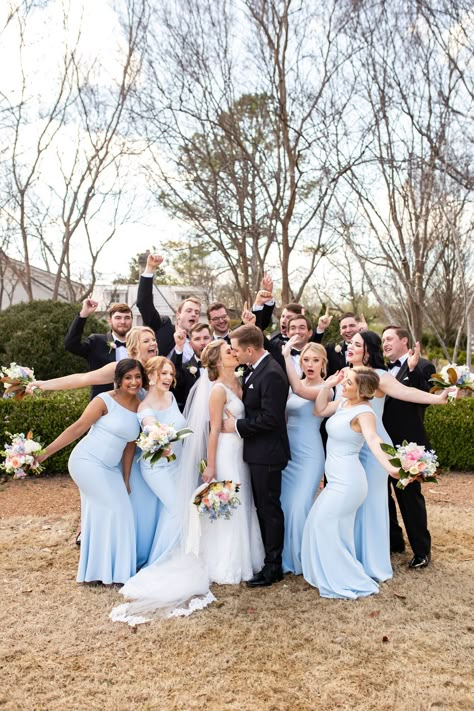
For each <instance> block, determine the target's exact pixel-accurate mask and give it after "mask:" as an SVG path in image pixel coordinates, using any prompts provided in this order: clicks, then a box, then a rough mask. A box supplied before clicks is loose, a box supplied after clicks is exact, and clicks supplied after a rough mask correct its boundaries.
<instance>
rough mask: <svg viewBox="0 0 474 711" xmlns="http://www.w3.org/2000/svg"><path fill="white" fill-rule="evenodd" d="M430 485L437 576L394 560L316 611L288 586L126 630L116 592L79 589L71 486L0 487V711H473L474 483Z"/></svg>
mask: <svg viewBox="0 0 474 711" xmlns="http://www.w3.org/2000/svg"><path fill="white" fill-rule="evenodd" d="M25 484H26V485H25ZM428 486H430V490H429V491H427V495H428V498H429V499H430V501H429V518H430V529H431V532H432V536H433V542H434V547H433V563H432V564H431V566H430V567H429V568H427V569H426V570H421V571H408V569H407V566H406V563H407V561H408V558H409V554H408V553H407V554H406V555H405V554H404V555H398V556H395V559H394V569H395V577H394V580H393V581H391V582H390V583H387V584H385V585H384V586H383V587H382V591H381V593H380V594H379V595H377V596H375V597H372V598H366V599H363V600H358V601H354V602H351V601H342V600H341V601H335V600H325V599H321V598H320V597H319V595H318V592H317V591H316V590H314V589H313V588H311V587H310V586H309V585H308V584H307V583H305V581H304V580H303V579H302V578H301V577H298V578H295V577H293V576H286V577H285V579H284V581H283V582H281V583H279V584H278V585H274V586H273V587H272V588H270V589H263V590H253V591H252V590H249V589H247V588H246V587H245V586H243V585H241V586H235V587H233V586H222V587H218V586H216V587H215V589H214V592H215V594H216V596H217V598H218V600H219V602H218V603H217V604H214V605H213V606H211V607H209V608H208V609H206V610H204V611H202V612H199V613H196V614H194V615H193V616H191V617H190V618H188V619H172V620H164V621H158V622H153V623H151V624H147V625H141V626H139V627H137V628H129V627H127V626H126V625H123V624H117V623H112V622H110V620H109V619H108V613H109V611H110V609H111V608H112V606H113V605H114V604H116V603H117V602H119V601H121V599H120V596H119V595H118V594H117V592H116V591H115V590H112V589H105V588H100V587H87V586H79V585H77V584H76V583H75V572H76V565H77V557H78V550H77V548H76V546H75V545H74V544H73V542H72V541H73V537H74V532H75V529H76V526H77V522H78V513H77V512H78V496H77V492H76V490H75V487H74V485H73V484H72V482H70V481H69V480H68V479H62V478H61V479H59V480H57V479H56V480H38V481H32V482H9V483H8V484H5V485H3V486H0V512H1V514H0V515H1V519H0V552H1V558H0V581H1V608H0V620H1V633H0V708H1V709H2V710H3V709H4V710H5V711H13V710H17V709H22V710H30V709H31V710H32V709H35V710H36V709H48V711H49V710H51V711H56V710H61V711H67V710H69V709H71V710H72V709H74V710H77V709H81V710H82V709H102V710H105V711H109V710H114V711H122V710H123V711H125V710H135V709H140V710H141V709H143V710H151V709H164V710H168V709H206V710H207V709H209V710H219V711H220V710H221V709H243V710H253V709H256V710H258V711H260V710H262V711H263V710H264V711H266V710H270V709H273V710H275V711H280V710H282V711H283V710H285V711H286V710H290V709H291V710H292V711H293V710H298V711H299V710H308V711H309V710H311V709H315V710H322V711H323V710H324V711H325V710H326V709H328V710H329V709H342V710H345V709H347V710H358V709H361V710H364V711H371V710H372V709H374V710H375V709H377V711H383V710H385V709H394V710H396V711H405V710H409V711H425V710H426V711H428V709H430V710H436V711H443V710H444V709H449V711H454V710H456V709H465V710H466V711H467V710H468V709H469V710H471V709H473V708H474V695H473V693H472V692H473V689H472V672H473V654H472V642H473V632H474V622H473V619H472V611H473V609H474V576H473V567H474V566H473V560H474V553H473V535H472V525H471V520H472V509H473V489H474V477H472V478H471V477H470V476H469V475H449V476H447V477H445V479H444V480H443V482H442V484H440V485H439V488H435V487H433V486H432V485H428ZM452 491H456V492H457V495H456V496H453V494H452Z"/></svg>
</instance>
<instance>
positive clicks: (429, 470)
mask: <svg viewBox="0 0 474 711" xmlns="http://www.w3.org/2000/svg"><path fill="white" fill-rule="evenodd" d="M380 446H381V448H382V449H383V451H384V452H385V453H386V454H389V455H390V456H391V459H390V464H393V466H394V467H399V469H400V471H399V475H400V479H399V481H398V482H397V488H398V489H404V488H405V487H406V486H408V484H410V483H411V482H412V481H414V480H415V479H421V480H422V481H429V482H434V483H435V484H436V483H437V482H438V480H437V479H436V477H435V474H436V470H437V469H438V466H439V462H438V458H437V456H436V453H435V452H434V451H433V450H427V449H426V448H425V447H424V446H423V445H422V444H416V443H415V442H407V441H406V440H404V441H403V442H402V444H400V445H398V447H392V445H391V444H385V443H382V444H381V445H380Z"/></svg>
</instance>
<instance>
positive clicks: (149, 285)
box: [137, 276, 175, 356]
mask: <svg viewBox="0 0 474 711" xmlns="http://www.w3.org/2000/svg"><path fill="white" fill-rule="evenodd" d="M137 307H138V310H139V311H140V314H141V317H142V319H143V325H144V326H148V327H149V328H151V329H152V330H153V331H154V332H155V336H156V341H157V343H158V353H159V354H160V355H163V356H168V353H171V351H172V350H173V348H174V347H175V342H174V324H173V323H172V322H171V319H170V318H169V317H168V316H163V317H161V316H160V314H159V313H158V311H157V310H156V306H155V304H154V303H153V278H152V277H144V276H141V277H140V281H139V283H138V292H137Z"/></svg>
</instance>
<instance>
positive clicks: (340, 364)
mask: <svg viewBox="0 0 474 711" xmlns="http://www.w3.org/2000/svg"><path fill="white" fill-rule="evenodd" d="M338 346H339V348H340V349H341V351H340V353H338V352H337V351H336V348H337V347H338ZM325 348H326V353H327V356H328V375H334V373H336V372H337V371H338V370H342V368H345V367H346V351H347V343H346V342H345V341H341V343H328V345H327V346H325Z"/></svg>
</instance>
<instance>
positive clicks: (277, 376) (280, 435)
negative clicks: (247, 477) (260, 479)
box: [237, 355, 290, 469]
mask: <svg viewBox="0 0 474 711" xmlns="http://www.w3.org/2000/svg"><path fill="white" fill-rule="evenodd" d="M247 374H248V373H247ZM244 381H245V374H244ZM288 388H289V386H288V379H287V377H286V375H285V373H284V372H283V371H282V369H281V368H280V366H279V365H278V363H276V361H275V360H274V359H273V358H272V356H271V355H268V356H266V357H265V358H264V360H263V361H262V362H261V363H260V364H259V366H258V368H257V369H256V371H255V372H254V373H252V374H251V376H250V378H249V379H248V380H247V382H244V385H243V401H244V405H245V417H244V418H242V419H240V420H237V430H238V432H239V434H240V436H241V437H242V438H243V440H244V461H246V462H248V463H249V464H266V465H269V466H271V467H274V468H276V469H278V468H281V469H283V468H284V467H285V466H286V465H287V463H288V460H289V458H290V445H289V442H288V433H287V431H286V417H285V410H286V401H287V398H288Z"/></svg>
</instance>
